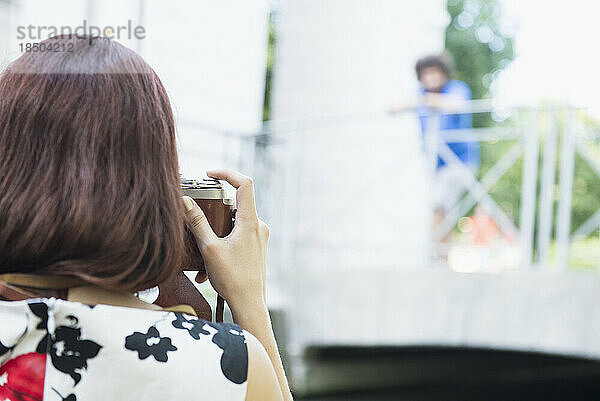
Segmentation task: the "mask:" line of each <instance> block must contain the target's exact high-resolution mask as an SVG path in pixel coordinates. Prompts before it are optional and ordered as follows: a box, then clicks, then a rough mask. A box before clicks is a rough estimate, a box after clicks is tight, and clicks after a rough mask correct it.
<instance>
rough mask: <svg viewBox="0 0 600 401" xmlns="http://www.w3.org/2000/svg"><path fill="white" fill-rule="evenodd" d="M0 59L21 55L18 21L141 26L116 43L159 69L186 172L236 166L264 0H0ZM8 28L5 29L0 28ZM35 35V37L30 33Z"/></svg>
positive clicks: (254, 120) (255, 117)
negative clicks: (234, 136) (138, 33)
mask: <svg viewBox="0 0 600 401" xmlns="http://www.w3.org/2000/svg"><path fill="white" fill-rule="evenodd" d="M2 20H10V24H9V26H8V25H6V24H0V46H2V48H0V52H1V53H0V56H1V57H2V64H1V65H5V64H6V63H7V62H8V61H10V60H12V59H15V58H16V57H18V56H19V55H20V52H19V47H18V44H19V43H20V42H21V41H20V40H17V34H16V33H17V31H16V29H17V27H18V26H20V25H23V26H28V25H30V24H31V25H34V26H50V25H55V26H63V25H66V26H71V27H73V28H74V27H77V26H80V25H82V22H83V20H86V23H87V25H88V26H90V25H96V26H100V27H104V26H118V25H126V24H127V23H128V21H131V23H132V25H133V26H134V27H135V26H137V25H141V26H143V27H144V28H145V32H146V37H145V38H144V39H142V40H136V39H135V38H132V39H130V38H128V37H123V38H121V39H120V40H119V42H120V43H122V44H124V45H125V46H128V47H130V48H132V49H134V50H136V51H138V52H139V53H140V54H141V55H142V56H143V57H144V58H145V59H146V60H147V61H148V62H149V63H150V64H151V65H152V67H153V68H154V69H155V70H156V71H157V72H158V74H159V76H160V77H161V79H162V81H163V83H164V85H165V86H166V88H167V91H168V92H169V95H170V97H171V101H172V104H173V107H174V110H175V114H176V119H177V124H178V135H179V147H180V150H181V152H180V164H181V168H182V171H183V172H184V174H186V175H189V176H200V175H203V174H204V171H205V170H206V169H207V168H214V167H221V166H224V165H226V166H229V167H237V166H238V157H239V152H240V149H239V143H238V141H235V140H231V139H228V138H226V137H223V135H222V132H223V131H225V132H231V133H240V132H241V133H248V132H254V131H256V130H258V129H259V128H260V126H261V123H262V105H263V91H264V79H265V63H266V46H267V22H268V1H267V0H252V1H248V0H225V1H218V2H214V1H210V0H178V1H170V2H167V1H148V0H127V1H122V0H101V1H100V0H87V1H84V0H57V1H52V2H44V1H38V0H18V1H14V2H13V3H12V4H11V5H10V6H8V5H6V4H3V3H2V2H0V22H1V21H2ZM3 31H6V32H3ZM36 41H37V40H36Z"/></svg>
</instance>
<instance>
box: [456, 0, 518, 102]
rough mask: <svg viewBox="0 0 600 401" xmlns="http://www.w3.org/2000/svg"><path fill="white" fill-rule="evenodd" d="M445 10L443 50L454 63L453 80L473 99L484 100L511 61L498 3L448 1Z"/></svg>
mask: <svg viewBox="0 0 600 401" xmlns="http://www.w3.org/2000/svg"><path fill="white" fill-rule="evenodd" d="M447 10H448V13H449V14H450V23H449V24H448V27H447V28H446V37H445V48H446V51H447V52H449V53H450V55H451V56H452V58H453V60H454V63H455V67H456V78H458V79H460V80H462V81H464V82H466V83H467V84H468V85H469V87H470V88H471V91H472V93H473V98H474V99H482V98H485V97H487V96H488V95H489V90H490V86H491V85H492V83H493V82H494V80H495V79H496V77H497V76H498V73H499V72H500V71H502V70H503V69H504V68H505V67H506V66H507V65H508V64H510V62H511V61H512V59H513V57H514V52H513V39H512V36H511V33H510V32H508V29H507V26H508V24H506V23H505V22H504V21H503V20H502V7H501V5H500V1H498V0H448V2H447Z"/></svg>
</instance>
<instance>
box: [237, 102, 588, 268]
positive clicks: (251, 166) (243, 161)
mask: <svg viewBox="0 0 600 401" xmlns="http://www.w3.org/2000/svg"><path fill="white" fill-rule="evenodd" d="M411 113H412V114H413V115H414V116H415V119H416V117H417V113H415V111H414V110H413V111H408V112H406V113H405V114H409V115H410V114H411ZM421 113H422V111H421ZM427 113H428V115H427V118H428V119H429V121H430V123H428V124H427V127H428V129H427V132H425V134H424V142H423V144H424V146H423V149H424V154H425V157H426V158H427V160H428V162H427V164H428V166H429V167H428V170H429V171H428V172H427V174H426V176H427V177H429V178H428V179H430V180H431V182H432V185H435V169H436V165H437V160H438V157H439V158H441V159H442V160H444V162H445V163H446V164H448V165H453V166H455V167H456V168H457V169H458V170H459V171H460V183H461V185H462V186H463V187H464V190H465V195H464V196H463V197H462V198H460V199H459V200H458V201H457V202H456V203H455V204H454V205H452V206H451V207H450V208H449V209H448V212H447V213H446V214H445V216H444V217H443V219H442V220H441V222H439V224H436V225H435V227H434V228H433V229H432V231H431V241H430V247H429V248H430V249H429V251H428V257H429V258H431V260H432V261H434V260H439V255H440V254H441V253H443V252H444V249H443V248H444V246H445V245H446V244H445V243H444V238H445V237H446V236H447V235H448V234H449V233H452V232H453V231H454V230H455V228H456V227H457V223H459V221H460V219H462V218H464V217H465V216H467V215H469V214H470V213H471V212H472V211H473V209H474V208H475V207H476V206H478V205H479V206H480V207H481V208H482V209H483V210H484V211H485V212H486V213H487V214H488V215H489V216H491V217H492V218H493V220H494V221H495V223H496V224H497V226H498V229H499V231H500V232H501V234H502V236H503V238H505V239H508V240H509V241H510V240H511V239H512V240H513V241H514V244H513V245H514V246H516V247H517V248H518V254H519V257H518V259H519V260H518V267H520V268H525V269H536V268H545V269H546V268H547V269H558V270H564V269H566V268H567V267H568V260H569V249H570V247H571V244H572V243H573V242H574V241H577V240H578V239H580V238H582V237H587V236H589V235H590V234H591V233H593V232H594V231H595V230H597V229H598V227H600V208H599V209H598V210H597V211H596V212H595V213H594V214H593V215H591V216H590V217H589V219H588V220H587V221H586V222H585V223H583V224H582V225H581V226H579V227H572V224H571V214H572V201H573V180H574V166H575V159H576V157H580V158H581V159H582V160H583V161H584V162H585V163H587V164H588V165H589V166H590V167H591V168H592V169H593V170H594V171H595V172H596V173H597V174H598V175H599V176H600V157H599V156H598V153H594V151H595V150H594V149H596V148H595V146H596V145H597V142H596V140H597V137H596V136H594V137H593V138H591V139H590V134H589V133H587V134H586V133H585V132H584V127H583V125H582V124H581V119H580V118H579V117H580V115H581V114H582V113H583V111H582V110H581V109H576V108H572V107H543V108H530V107H506V106H502V105H497V104H494V103H493V102H492V101H472V102H469V103H465V104H464V105H462V106H461V108H460V109H453V110H452V111H451V112H450V111H446V112H444V113H445V114H471V115H473V116H476V115H489V116H490V118H489V120H488V121H490V122H491V124H489V126H487V127H485V128H471V129H454V130H440V129H439V121H440V116H441V115H442V112H440V111H436V110H429V111H428V112H427ZM395 118H397V116H396V115H390V114H387V113H381V114H370V115H362V114H352V115H338V116H324V117H321V118H312V119H307V120H303V121H293V122H267V123H265V125H264V128H263V130H262V131H261V132H257V133H253V134H248V135H244V136H240V137H239V138H240V143H241V152H240V158H239V163H238V165H239V168H241V169H242V170H243V171H247V172H249V173H250V174H252V175H254V176H256V177H257V180H258V181H257V182H259V183H260V184H261V185H260V186H259V187H258V193H257V197H258V198H259V199H260V202H259V205H262V207H263V208H264V209H265V210H266V211H267V214H273V213H274V209H279V210H278V211H277V212H276V214H277V213H279V218H280V219H283V220H285V222H286V223H287V224H293V221H295V220H294V219H297V217H298V216H297V215H295V216H294V215H293V214H294V213H296V214H297V212H294V205H292V204H291V203H290V202H293V199H295V198H296V195H297V193H298V191H299V188H298V186H297V185H298V177H297V173H298V172H297V168H296V167H297V164H298V162H299V158H301V157H302V155H301V152H302V142H303V140H305V138H303V137H305V136H306V135H307V133H308V132H311V131H314V130H319V131H320V132H323V134H321V135H328V134H327V131H328V129H331V130H339V129H340V128H342V127H352V126H357V125H360V126H363V127H368V126H369V125H370V124H373V125H376V124H380V123H381V122H382V121H388V120H393V119H395ZM368 132H369V130H368V129H365V143H366V142H367V141H368V140H369V134H368ZM414 135H419V134H418V132H415V133H414ZM469 141H476V142H479V143H481V144H486V146H488V147H489V146H496V144H504V145H503V146H502V148H504V149H507V150H505V151H504V152H503V153H502V154H501V155H499V156H498V155H496V157H497V160H495V161H494V162H490V161H489V160H485V161H486V163H485V164H486V171H483V170H481V171H480V174H478V173H474V172H473V171H472V170H469V169H468V168H466V167H465V166H464V165H463V164H462V162H461V161H460V160H459V159H458V157H457V156H456V155H455V154H454V152H452V150H451V149H450V147H449V145H450V144H452V143H456V142H469ZM284 145H285V146H284ZM278 147H279V148H280V149H279V151H277V150H276V151H272V150H275V149H276V148H278ZM577 155H578V156H577ZM517 165H522V167H520V169H521V171H520V180H521V183H520V188H518V186H519V185H518V184H514V185H513V188H512V190H513V191H516V192H519V195H518V196H519V201H518V207H519V212H518V215H519V218H518V221H516V218H515V217H514V216H515V215H516V212H515V211H514V210H513V213H509V212H508V211H507V210H505V209H506V207H504V206H505V205H501V204H499V203H498V202H497V201H496V200H495V199H494V196H493V195H492V194H491V192H492V189H493V188H494V186H495V185H496V184H498V182H499V181H500V180H502V179H503V177H505V175H506V173H507V172H508V171H509V170H511V169H514V168H519V167H517ZM273 168H275V169H281V170H284V172H283V173H282V174H280V177H281V178H280V180H281V181H280V182H277V183H274V182H271V183H268V182H261V179H262V178H261V177H263V178H264V177H266V175H265V174H264V171H265V169H267V170H268V169H273ZM261 171H262V172H263V173H261ZM512 176H514V174H513V175H512ZM598 203H599V205H598V206H599V207H600V200H599V202H598ZM431 213H432V214H433V210H432V211H431ZM432 221H433V218H432V219H430V221H429V222H424V224H430V223H431V222H432ZM432 226H433V225H432ZM292 231H293V230H292ZM279 240H280V241H281V243H280V244H278V248H279V249H280V251H281V254H282V255H286V254H287V255H288V256H287V257H286V256H282V258H283V259H282V260H281V263H282V264H283V263H288V262H289V259H290V258H293V257H292V256H290V255H291V254H293V249H292V248H293V247H294V246H295V245H294V241H293V238H280V239H279ZM598 262H599V264H600V261H598Z"/></svg>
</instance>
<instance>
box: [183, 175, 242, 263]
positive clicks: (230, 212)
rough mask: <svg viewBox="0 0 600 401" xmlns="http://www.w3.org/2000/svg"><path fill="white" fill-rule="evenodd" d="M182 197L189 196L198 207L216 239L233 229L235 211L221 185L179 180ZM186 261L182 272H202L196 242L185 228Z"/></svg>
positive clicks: (207, 180) (215, 181)
mask: <svg viewBox="0 0 600 401" xmlns="http://www.w3.org/2000/svg"><path fill="white" fill-rule="evenodd" d="M181 190H182V192H183V195H185V196H189V197H190V198H192V199H193V200H194V202H196V203H197V204H198V206H200V209H202V211H203V212H204V215H205V216H206V219H207V220H208V223H209V224H210V226H211V228H212V229H213V231H214V232H215V234H217V236H218V237H226V236H227V235H228V234H229V233H230V232H231V230H232V229H233V221H234V218H235V210H234V208H233V199H231V198H227V194H226V193H225V190H224V189H223V184H221V182H219V181H218V180H214V179H212V178H204V179H202V180H186V179H182V180H181ZM185 231H186V250H187V252H186V254H187V259H186V261H185V263H184V265H183V270H191V271H199V272H204V271H205V268H204V260H203V259H202V255H201V254H200V251H199V250H198V246H197V245H196V240H195V239H194V236H193V235H192V232H191V231H190V229H189V228H188V227H187V226H186V229H185Z"/></svg>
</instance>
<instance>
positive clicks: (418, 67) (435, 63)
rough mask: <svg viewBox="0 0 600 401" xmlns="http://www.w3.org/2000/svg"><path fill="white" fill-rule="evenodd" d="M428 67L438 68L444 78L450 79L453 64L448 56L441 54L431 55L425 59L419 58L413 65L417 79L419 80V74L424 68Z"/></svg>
mask: <svg viewBox="0 0 600 401" xmlns="http://www.w3.org/2000/svg"><path fill="white" fill-rule="evenodd" d="M429 67H438V68H440V69H441V70H442V71H443V72H444V74H446V77H448V78H450V76H451V75H452V73H453V69H454V67H453V63H452V59H451V58H450V56H449V55H447V54H445V53H443V54H432V55H428V56H425V57H422V58H420V59H419V60H418V61H417V64H415V72H416V73H417V78H418V79H421V72H422V71H423V70H424V69H425V68H429Z"/></svg>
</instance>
